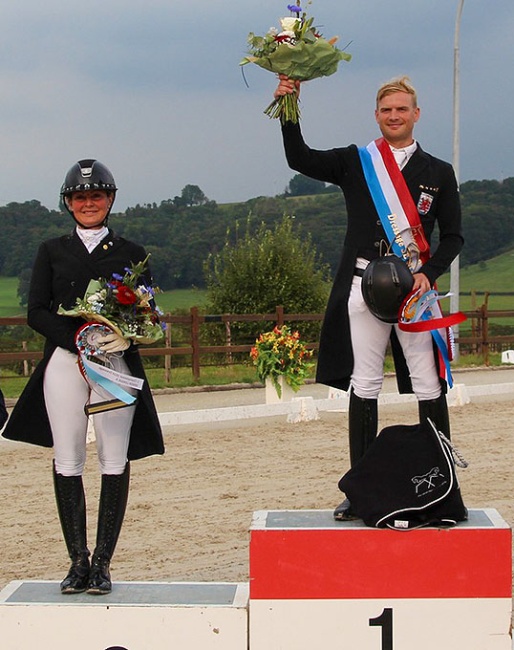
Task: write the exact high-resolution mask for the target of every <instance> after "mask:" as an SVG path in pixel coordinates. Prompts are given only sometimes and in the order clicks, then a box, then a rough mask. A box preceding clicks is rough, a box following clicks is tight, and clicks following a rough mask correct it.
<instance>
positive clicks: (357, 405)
mask: <svg viewBox="0 0 514 650" xmlns="http://www.w3.org/2000/svg"><path fill="white" fill-rule="evenodd" d="M377 429H378V400H376V399H364V398H363V397H357V395H355V393H354V392H353V390H352V391H351V393H350V405H349V408H348V435H349V443H350V466H351V467H353V466H354V465H355V464H356V463H357V462H358V461H359V460H360V459H361V458H362V457H363V456H364V454H365V453H366V451H367V450H368V449H369V447H370V445H371V443H372V442H373V440H375V438H376V437H377ZM355 518H356V517H355V516H354V515H353V513H352V511H351V505H350V502H349V501H348V499H345V500H344V501H343V502H342V503H340V504H339V505H338V506H337V508H336V509H335V510H334V519H336V520H338V521H341V520H342V521H345V520H346V521H349V520H352V519H355Z"/></svg>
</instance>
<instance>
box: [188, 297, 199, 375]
mask: <svg viewBox="0 0 514 650" xmlns="http://www.w3.org/2000/svg"><path fill="white" fill-rule="evenodd" d="M190 313H191V347H192V348H193V355H192V360H191V361H192V363H191V365H192V367H193V379H194V381H200V322H199V315H198V307H191V312H190Z"/></svg>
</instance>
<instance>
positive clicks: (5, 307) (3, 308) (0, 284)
mask: <svg viewBox="0 0 514 650" xmlns="http://www.w3.org/2000/svg"><path fill="white" fill-rule="evenodd" d="M17 291H18V278H0V317H1V318H10V317H12V316H25V309H24V308H23V307H20V302H19V299H18V296H17V293H16V292H17Z"/></svg>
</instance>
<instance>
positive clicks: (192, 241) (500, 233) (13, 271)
mask: <svg viewBox="0 0 514 650" xmlns="http://www.w3.org/2000/svg"><path fill="white" fill-rule="evenodd" d="M461 196H462V207H463V229H464V236H465V239H466V244H465V247H464V249H463V251H462V254H461V258H460V263H461V267H462V268H465V267H467V266H469V265H473V266H475V267H477V268H475V269H474V270H473V267H470V269H471V270H473V272H474V273H476V277H475V279H476V280H477V281H478V280H481V281H483V277H482V276H483V273H482V271H483V268H482V266H480V265H481V264H483V263H485V264H486V265H487V264H488V262H487V260H489V259H491V258H493V257H496V256H498V255H499V254H501V253H504V252H506V251H508V250H510V249H512V248H513V247H514V214H513V207H512V206H513V205H514V178H508V179H505V180H504V181H502V182H499V181H491V180H485V181H468V182H467V183H463V184H462V186H461ZM201 197H203V198H201V200H199V201H198V202H197V203H193V204H188V205H185V204H184V203H183V202H181V201H177V200H176V199H177V197H176V198H175V199H174V200H172V199H168V200H165V201H162V202H161V203H160V204H159V205H157V204H156V203H153V204H147V205H143V206H140V205H137V206H135V207H134V208H128V209H127V210H126V212H125V213H120V214H113V215H112V216H111V218H110V224H111V225H112V227H113V228H114V229H115V230H116V232H117V233H118V234H120V235H123V236H126V237H128V238H130V239H133V240H135V241H138V242H140V243H142V244H143V245H144V246H145V247H146V248H147V249H148V251H149V252H151V253H152V270H153V273H154V276H155V278H156V281H157V283H158V284H159V286H161V288H163V289H165V290H171V289H189V288H191V287H200V288H202V287H203V286H204V278H203V263H204V261H205V260H206V258H207V257H208V255H209V254H211V253H216V252H217V251H219V250H220V249H221V248H222V247H223V246H224V245H225V243H226V241H227V240H228V241H231V242H233V241H236V239H237V237H238V236H240V234H241V233H242V232H245V231H246V229H249V230H250V232H253V231H254V230H255V229H256V228H257V227H258V225H259V224H260V223H261V222H264V223H266V224H270V225H271V224H274V223H275V222H276V221H277V220H279V219H281V218H282V217H283V215H289V216H291V217H293V218H294V223H295V228H296V229H297V230H298V231H299V232H300V234H304V235H305V236H307V235H309V236H310V237H311V239H312V242H313V244H314V246H315V247H316V250H317V251H318V253H319V256H320V259H321V260H322V261H323V262H325V263H327V264H328V265H329V266H330V269H331V271H332V273H334V272H335V269H336V267H337V263H338V260H339V255H340V249H341V244H342V241H343V238H344V232H345V226H346V211H345V207H344V202H343V200H342V197H341V193H340V191H339V190H338V191H335V192H334V191H331V192H323V193H320V194H315V195H309V196H295V197H293V196H289V195H281V196H276V197H257V198H254V199H250V200H249V201H245V202H242V203H231V204H225V205H223V204H221V205H219V204H217V203H215V202H214V201H209V200H208V199H207V198H206V197H204V196H203V194H201ZM0 218H1V221H2V229H1V230H0V276H9V277H19V276H20V275H22V274H24V277H25V279H27V278H28V275H29V273H30V268H31V265H32V260H33V258H34V256H35V254H36V251H37V247H38V245H39V243H40V242H41V241H42V240H44V239H47V238H49V237H52V236H58V235H60V234H62V233H64V232H67V231H69V230H71V228H72V227H73V222H72V220H71V218H70V217H69V216H67V215H63V214H62V213H60V212H58V211H55V210H48V209H47V208H45V207H44V206H42V205H41V204H40V203H39V202H38V201H27V202H25V203H10V204H8V205H6V206H2V207H0ZM477 265H478V266H477ZM505 290H507V289H505Z"/></svg>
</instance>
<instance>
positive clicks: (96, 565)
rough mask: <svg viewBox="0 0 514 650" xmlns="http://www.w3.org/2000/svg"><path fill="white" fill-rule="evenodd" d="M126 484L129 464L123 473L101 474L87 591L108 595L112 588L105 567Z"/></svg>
mask: <svg viewBox="0 0 514 650" xmlns="http://www.w3.org/2000/svg"><path fill="white" fill-rule="evenodd" d="M129 483H130V465H129V463H127V464H126V466H125V471H124V472H123V474H102V488H101V491H100V505H99V509H98V529H97V533H96V548H95V552H94V553H93V558H92V560H91V571H90V573H89V584H88V587H87V591H88V593H90V594H99V595H101V594H108V593H110V591H111V590H112V583H111V574H110V571H109V566H110V563H111V558H112V556H113V553H114V549H115V548H116V542H117V541H118V536H119V534H120V530H121V525H122V524H123V518H124V516H125V509H126V507H127V500H128V492H129Z"/></svg>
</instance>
